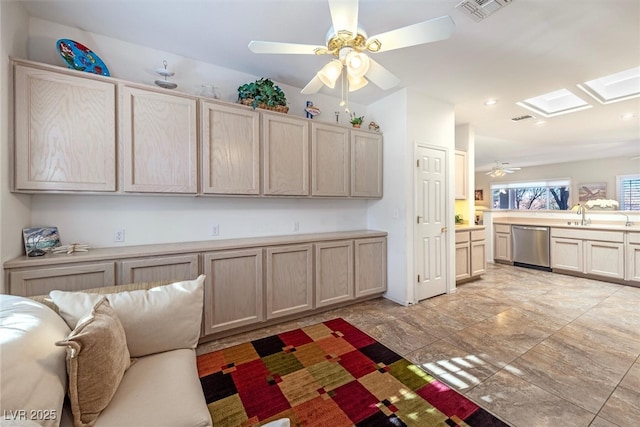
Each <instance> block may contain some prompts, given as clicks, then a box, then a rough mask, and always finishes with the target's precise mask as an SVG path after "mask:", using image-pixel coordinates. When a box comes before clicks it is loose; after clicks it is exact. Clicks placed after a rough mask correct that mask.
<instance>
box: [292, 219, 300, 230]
mask: <svg viewBox="0 0 640 427" xmlns="http://www.w3.org/2000/svg"><path fill="white" fill-rule="evenodd" d="M293 231H296V232H297V231H300V222H298V221H293Z"/></svg>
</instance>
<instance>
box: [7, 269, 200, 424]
mask: <svg viewBox="0 0 640 427" xmlns="http://www.w3.org/2000/svg"><path fill="white" fill-rule="evenodd" d="M203 280H204V276H201V277H199V278H198V279H196V280H193V281H187V282H179V283H174V284H170V285H166V286H158V287H154V288H153V289H149V290H146V289H139V290H134V291H129V292H120V291H122V290H127V289H132V288H131V287H130V286H129V287H127V286H121V287H112V288H104V289H101V290H99V291H100V292H103V293H104V292H105V291H114V292H113V293H108V294H107V295H106V298H107V300H108V304H103V305H108V306H109V307H112V310H113V312H115V314H116V315H117V316H114V317H117V318H118V321H119V322H120V324H121V325H122V329H123V330H124V334H125V335H126V346H127V348H128V350H129V353H130V355H131V357H132V360H133V363H132V364H131V365H130V366H129V367H128V369H127V370H126V371H125V372H124V374H123V375H121V380H120V381H119V384H117V389H116V390H115V394H113V396H112V397H111V398H110V401H108V404H107V406H106V407H105V408H104V410H102V411H101V412H100V413H99V415H97V419H95V421H91V422H89V424H86V425H95V426H96V427H127V426H131V427H145V426H149V427H163V426H166V427H205V426H211V425H212V422H211V417H210V414H209V411H208V408H207V405H206V402H205V398H204V395H203V392H202V388H201V384H200V380H199V378H198V373H197V368H196V355H195V347H196V345H197V342H198V337H199V334H200V321H201V317H202V303H203V283H202V282H203ZM56 293H57V294H56ZM50 298H51V299H52V300H53V301H54V302H55V303H56V305H55V306H53V305H51V301H46V299H43V298H40V300H41V301H43V302H45V303H47V305H49V307H48V306H47V305H44V304H42V303H40V302H37V300H38V298H35V300H34V299H30V298H24V297H18V296H10V295H0V426H2V427H9V426H11V427H13V426H34V425H35V426H38V425H41V426H47V427H49V426H52V427H56V426H58V425H61V426H64V427H68V426H74V416H73V415H74V414H72V413H71V412H72V411H71V410H70V404H69V402H68V400H69V398H67V402H66V403H65V395H66V394H67V392H68V389H69V384H70V383H69V381H68V373H67V366H68V364H69V363H70V362H69V357H70V354H72V350H71V346H69V345H65V344H68V341H66V339H67V338H68V337H70V333H71V332H72V329H74V328H75V329H76V331H77V330H78V329H79V328H81V325H80V324H84V323H86V322H87V320H86V318H85V319H80V322H79V323H78V322H77V321H78V320H79V318H82V317H83V316H85V315H86V314H87V311H89V312H91V310H92V308H93V307H94V305H96V304H95V303H96V301H99V300H101V299H102V298H103V296H101V295H99V294H95V293H86V292H58V291H54V292H52V293H51V294H50ZM50 307H53V308H55V309H57V310H58V312H56V311H55V310H54V309H52V308H50ZM76 323H78V325H77V327H76ZM76 331H74V332H76ZM71 336H73V334H71ZM56 343H58V345H56ZM98 344H99V342H98ZM109 350H110V349H109V348H99V346H98V348H96V349H92V350H88V347H85V348H83V349H82V350H80V351H79V352H78V354H80V355H81V354H83V353H86V354H90V352H97V353H98V354H103V355H104V354H108V353H104V352H109ZM101 352H103V353H101ZM118 354H122V352H120V353H118ZM71 357H74V356H71ZM78 358H79V356H78ZM127 364H128V359H127ZM69 366H70V365H69ZM76 383H78V382H77V381H76ZM97 385H98V387H97V388H98V389H100V388H101V387H100V386H99V384H97ZM78 425H83V424H78V420H77V419H76V426H78Z"/></svg>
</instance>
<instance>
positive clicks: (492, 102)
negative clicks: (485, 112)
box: [484, 99, 498, 107]
mask: <svg viewBox="0 0 640 427" xmlns="http://www.w3.org/2000/svg"><path fill="white" fill-rule="evenodd" d="M497 103H498V100H497V99H487V100H486V101H484V106H485V107H490V106H492V105H496V104H497Z"/></svg>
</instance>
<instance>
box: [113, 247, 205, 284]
mask: <svg viewBox="0 0 640 427" xmlns="http://www.w3.org/2000/svg"><path fill="white" fill-rule="evenodd" d="M120 267H121V275H120V281H119V283H120V284H127V283H143V282H179V281H181V280H193V279H195V278H196V277H198V255H197V254H190V255H178V256H165V257H153V258H144V259H127V260H124V261H122V262H121V263H120Z"/></svg>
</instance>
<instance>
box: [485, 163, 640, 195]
mask: <svg viewBox="0 0 640 427" xmlns="http://www.w3.org/2000/svg"><path fill="white" fill-rule="evenodd" d="M632 174H636V175H637V174H640V159H638V158H636V159H631V158H629V157H613V158H608V159H598V160H583V161H579V162H565V163H560V162H559V163H556V164H552V165H544V166H532V167H526V168H522V170H519V171H517V172H515V173H513V174H509V175H507V176H504V177H501V178H491V177H490V176H488V175H486V173H485V172H478V173H476V176H475V179H476V189H483V190H484V194H485V197H484V199H485V200H484V202H478V203H477V204H478V205H480V204H482V205H483V206H487V207H488V206H490V204H491V185H492V184H497V183H500V182H517V181H535V180H538V179H553V178H569V179H570V180H571V190H570V196H569V197H570V199H569V203H570V204H573V203H577V202H578V188H579V184H589V183H597V182H606V183H607V198H608V199H618V196H617V195H616V176H617V175H632Z"/></svg>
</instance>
